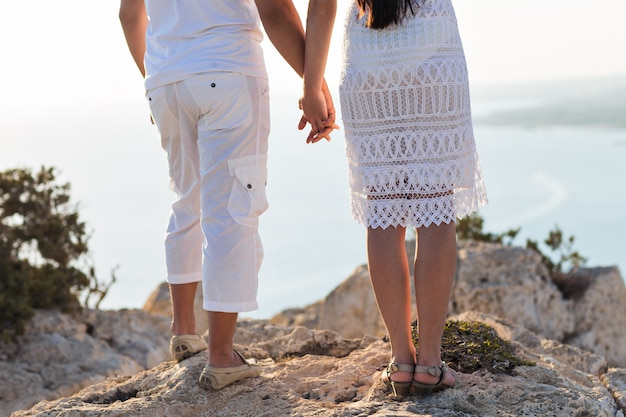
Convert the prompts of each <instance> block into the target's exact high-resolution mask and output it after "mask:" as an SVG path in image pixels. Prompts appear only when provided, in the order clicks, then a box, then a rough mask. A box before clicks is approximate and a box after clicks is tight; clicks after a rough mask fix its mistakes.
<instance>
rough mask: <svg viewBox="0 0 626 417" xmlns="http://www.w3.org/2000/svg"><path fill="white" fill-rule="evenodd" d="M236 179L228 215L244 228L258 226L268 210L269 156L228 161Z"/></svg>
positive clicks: (231, 172) (229, 202)
mask: <svg viewBox="0 0 626 417" xmlns="http://www.w3.org/2000/svg"><path fill="white" fill-rule="evenodd" d="M228 170H229V172H230V175H231V176H234V177H235V181H234V182H233V188H232V190H231V193H230V199H229V201H228V213H229V214H230V215H231V216H232V217H233V219H235V221H237V223H239V224H242V225H244V226H250V227H255V226H257V225H258V221H259V216H260V215H261V214H263V212H265V210H267V208H268V207H269V204H268V203H267V196H266V194H265V184H266V183H267V155H254V156H246V157H244V158H238V159H231V160H229V161H228Z"/></svg>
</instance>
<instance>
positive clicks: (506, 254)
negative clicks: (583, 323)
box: [451, 242, 574, 340]
mask: <svg viewBox="0 0 626 417" xmlns="http://www.w3.org/2000/svg"><path fill="white" fill-rule="evenodd" d="M451 298H452V311H451V313H452V314H458V313H462V312H464V311H470V310H471V311H481V312H484V313H487V314H491V315H494V316H497V317H501V318H504V319H509V320H511V321H513V322H516V323H523V324H524V326H525V327H526V328H528V329H529V330H531V331H533V332H535V333H537V334H539V335H542V336H545V337H550V338H552V339H555V340H563V338H564V337H565V335H566V334H569V333H571V332H572V331H573V330H574V317H573V316H572V314H571V313H570V306H569V303H568V302H567V301H565V300H564V299H563V297H562V295H561V293H560V291H559V289H558V288H557V286H556V285H555V284H554V283H553V282H552V280H551V278H550V274H549V272H548V270H547V268H546V267H545V266H544V265H543V264H542V263H541V257H540V256H539V254H537V253H535V252H533V251H530V250H526V249H522V248H518V247H511V246H502V245H499V244H488V243H478V242H471V243H467V242H460V244H459V265H458V271H457V280H456V282H455V284H454V288H453V290H452V297H451Z"/></svg>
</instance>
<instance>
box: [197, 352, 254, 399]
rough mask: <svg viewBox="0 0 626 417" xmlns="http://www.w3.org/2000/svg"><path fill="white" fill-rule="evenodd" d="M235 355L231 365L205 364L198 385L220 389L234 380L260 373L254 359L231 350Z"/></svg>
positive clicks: (206, 388)
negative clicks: (235, 357) (233, 362)
mask: <svg viewBox="0 0 626 417" xmlns="http://www.w3.org/2000/svg"><path fill="white" fill-rule="evenodd" d="M233 352H234V355H233V356H237V358H238V359H237V361H236V362H237V364H236V365H233V366H225V367H222V366H220V367H218V366H212V365H206V366H205V367H204V369H203V370H202V374H201V375H200V378H199V380H198V383H199V384H200V387H202V388H203V389H205V390H211V389H214V390H218V389H222V388H224V387H226V386H228V385H230V384H232V383H234V382H237V381H241V380H242V379H245V378H253V377H257V376H259V375H261V365H260V364H259V361H257V360H256V359H245V358H244V357H243V356H242V355H241V353H239V352H237V351H236V350H235V351H233Z"/></svg>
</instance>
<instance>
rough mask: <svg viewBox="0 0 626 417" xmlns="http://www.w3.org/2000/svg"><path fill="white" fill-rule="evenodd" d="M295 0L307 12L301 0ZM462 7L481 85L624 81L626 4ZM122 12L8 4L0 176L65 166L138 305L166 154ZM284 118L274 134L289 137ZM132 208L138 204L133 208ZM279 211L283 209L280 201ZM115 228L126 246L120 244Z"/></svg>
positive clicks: (281, 86)
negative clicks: (619, 77) (5, 172)
mask: <svg viewBox="0 0 626 417" xmlns="http://www.w3.org/2000/svg"><path fill="white" fill-rule="evenodd" d="M295 3H296V5H297V7H298V8H299V10H300V11H301V12H304V10H306V6H307V2H306V1H305V0H295ZM453 3H454V5H455V7H456V11H457V17H458V21H459V26H460V29H461V36H462V38H463V41H464V46H465V52H466V55H467V58H468V64H469V69H470V80H471V82H472V84H473V85H481V84H483V85H484V84H502V83H517V82H535V81H549V80H558V79H577V78H587V77H598V76H607V75H608V76H614V75H622V76H626V52H625V51H626V30H624V29H623V18H624V16H626V1H624V0H595V1H594V2H589V1H588V0H587V1H584V2H583V1H582V0H526V1H511V0H472V1H469V0H453ZM348 4H349V0H339V7H338V16H337V20H336V33H335V36H334V39H333V44H332V50H331V53H330V57H329V61H328V68H327V74H326V75H327V80H328V81H329V84H330V87H331V90H334V91H335V102H336V103H337V102H338V101H339V100H338V97H336V87H337V80H338V75H339V64H340V57H341V50H340V45H341V32H342V26H343V18H344V16H345V13H346V9H347V7H348ZM118 7H119V3H118V1H116V0H111V1H85V0H64V1H55V0H30V1H24V0H21V1H20V0H18V1H5V2H3V3H2V4H1V5H0V39H2V65H0V79H1V80H2V100H0V132H2V133H1V135H0V170H4V169H8V168H14V167H16V166H24V165H26V166H27V167H33V168H34V167H37V166H39V165H40V164H42V163H43V164H46V165H52V166H56V167H59V168H60V169H61V173H62V174H63V175H62V176H61V178H60V181H63V182H65V181H69V182H71V184H72V191H73V193H72V197H73V198H74V199H75V200H74V201H76V200H78V201H80V203H81V207H82V208H81V211H80V213H81V215H82V216H83V220H86V221H87V223H88V225H89V227H92V228H94V229H95V233H94V236H93V239H92V240H91V241H90V249H91V250H92V251H94V248H95V256H96V257H97V259H96V266H97V267H98V271H99V276H100V277H101V279H105V280H106V278H107V274H108V271H109V270H110V269H112V268H113V267H114V266H115V265H121V269H120V271H119V278H120V282H122V283H121V284H118V285H116V286H114V287H113V289H112V291H113V295H112V296H111V297H110V299H115V300H117V302H119V303H121V304H123V305H124V306H133V307H136V306H137V303H140V302H143V300H145V298H146V297H147V295H148V293H149V291H150V290H151V289H152V284H145V283H143V282H137V277H145V279H148V280H149V279H153V281H152V282H157V280H159V279H162V277H163V272H162V264H163V260H162V259H160V258H157V254H158V256H162V254H161V252H162V243H161V242H162V231H161V226H162V225H163V222H164V220H163V219H165V218H166V215H167V212H168V205H169V203H170V201H171V198H172V195H171V193H170V192H169V191H167V190H165V187H164V184H166V181H167V175H166V173H167V168H166V166H165V158H164V156H163V152H162V150H161V149H160V147H159V146H158V144H157V143H158V142H157V139H156V133H155V129H154V127H153V126H151V125H150V124H149V122H148V114H149V113H148V108H147V105H146V103H145V102H144V98H143V95H144V94H143V84H142V81H141V79H140V75H139V72H138V71H137V69H136V68H135V66H134V63H133V61H132V59H131V57H130V54H129V53H128V50H127V47H126V44H125V41H124V38H123V36H122V31H121V28H120V24H119V21H118V17H117V13H118ZM265 51H266V52H265V53H266V60H267V64H268V71H269V75H270V86H271V97H272V98H274V99H275V98H276V97H277V96H282V97H281V98H280V99H281V100H282V99H285V100H293V109H294V116H291V115H289V117H293V118H294V120H293V123H294V124H295V120H296V117H297V113H296V112H295V109H296V103H297V98H298V92H299V90H300V88H301V87H300V80H299V79H298V77H297V76H296V75H295V74H294V73H293V71H292V70H291V69H290V68H289V67H288V65H287V64H286V63H284V62H283V61H282V58H280V57H279V55H278V54H277V53H276V52H275V50H274V49H273V47H272V46H271V44H270V43H269V42H265ZM283 108H284V107H283ZM286 112H287V111H285V113H286ZM282 116H284V115H280V114H279V115H278V119H277V120H276V122H277V123H276V124H274V125H273V132H278V131H280V127H281V126H280V124H281V123H283V119H284V117H282ZM273 123H274V121H273ZM284 123H291V122H290V121H289V120H285V121H284ZM283 131H285V132H291V131H293V132H294V133H293V134H291V133H285V134H284V135H285V136H287V137H286V138H279V139H281V140H282V139H290V140H299V141H300V140H302V141H303V136H300V137H299V136H298V135H297V133H296V132H295V129H293V128H289V129H286V130H285V129H283ZM289 135H292V137H291V138H290V137H288V136H289ZM279 143H280V142H279ZM298 143H300V142H298ZM283 146H285V145H284V144H283ZM275 149H276V150H275V151H274V152H276V151H277V150H278V149H280V148H275ZM313 149H314V150H312V149H310V148H307V152H316V153H319V154H320V155H321V154H324V152H327V153H329V154H331V153H332V154H333V155H336V157H337V158H339V159H340V161H338V162H336V163H337V166H340V165H341V164H343V159H342V158H343V156H342V155H343V154H342V148H341V142H340V141H336V140H335V141H333V142H331V143H330V144H329V145H328V146H323V147H316V148H313ZM290 152H293V154H294V155H296V151H295V150H291V151H290ZM298 152H300V150H298ZM311 158H313V157H311ZM317 158H330V156H329V155H325V154H324V156H323V157H322V156H319V155H318V156H317ZM322 160H328V159H322ZM341 166H342V165H341ZM341 172H342V173H343V171H341ZM275 189H276V187H275ZM341 193H342V195H343V193H344V190H343V188H342V189H341ZM346 204H347V203H346ZM146 206H149V207H146ZM129 209H130V210H134V211H138V212H137V213H133V214H132V215H130V216H129V215H128V213H127V210H129ZM274 210H275V211H276V210H278V211H276V213H279V212H280V207H275V208H274ZM346 210H347V209H346ZM268 216H269V215H268ZM138 217H140V219H138ZM268 218H269V217H268ZM116 219H122V220H124V219H125V220H126V223H124V222H123V221H119V222H118V221H116ZM133 219H137V220H133ZM140 220H141V221H140ZM128 222H131V223H133V224H132V225H131V226H129V224H128ZM350 224H352V223H350ZM354 227H356V224H355V226H354ZM129 228H130V229H132V230H129ZM359 230H360V229H359ZM120 236H123V239H124V242H118V240H119V239H120ZM268 241H269V239H268ZM152 254H154V255H152ZM151 256H154V259H152V258H151ZM145 257H148V258H150V259H149V260H146V259H144V258H145ZM136 258H140V261H137V259H136ZM361 261H362V258H361V257H360V255H359V257H358V262H361ZM356 262H357V261H355V264H356ZM267 265H268V266H269V265H270V261H268V263H267ZM352 266H353V265H352V264H351V265H350V267H352ZM277 268H278V267H277ZM339 276H341V275H339ZM116 291H117V293H116ZM300 292H303V291H300ZM107 299H109V298H107ZM117 306H118V307H119V306H120V305H117Z"/></svg>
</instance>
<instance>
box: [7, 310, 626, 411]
mask: <svg viewBox="0 0 626 417" xmlns="http://www.w3.org/2000/svg"><path fill="white" fill-rule="evenodd" d="M464 318H465V319H473V320H481V321H483V322H486V323H487V324H489V323H495V324H496V325H497V331H498V333H499V334H504V335H509V336H510V337H511V343H512V344H514V345H515V346H516V349H519V351H520V352H521V353H523V354H524V355H527V356H529V357H530V356H532V357H535V358H537V366H522V367H517V368H515V373H514V375H505V374H496V375H494V374H490V373H486V372H484V371H478V372H475V373H472V374H461V375H460V386H459V387H457V388H455V389H450V390H445V391H442V392H440V393H437V394H433V395H431V396H426V397H417V396H410V397H407V398H406V400H404V401H397V400H394V399H393V398H392V397H390V396H389V395H388V394H387V393H385V392H384V389H383V386H382V384H381V383H380V381H379V375H380V372H379V370H380V369H381V367H382V366H383V365H384V364H385V363H386V362H387V360H388V355H389V345H388V344H387V343H386V342H384V341H382V340H380V339H378V340H371V339H370V340H369V341H367V342H366V343H363V341H362V340H361V341H359V340H356V339H354V340H346V339H344V338H343V337H342V336H340V335H338V334H335V335H330V334H329V333H328V332H327V331H326V332H324V331H319V330H308V331H307V330H306V329H303V328H295V329H292V331H291V332H287V331H286V330H285V331H280V330H278V328H277V327H276V326H274V325H272V324H270V323H268V322H256V323H255V322H252V321H249V322H246V323H242V326H241V327H242V329H247V331H242V333H243V334H248V335H250V336H252V337H254V338H256V340H257V341H256V342H254V343H251V345H249V346H248V348H249V350H250V351H265V349H266V348H267V347H270V346H271V347H272V348H273V346H289V349H287V350H280V351H277V352H275V353H274V354H272V355H270V354H269V352H267V351H265V352H266V355H265V357H263V358H261V363H262V366H263V374H262V375H261V377H259V378H254V379H248V380H244V381H241V382H239V383H236V384H233V385H231V386H228V387H226V388H224V389H222V390H220V391H210V392H206V391H202V390H201V389H200V388H199V386H198V384H197V379H198V376H199V374H200V372H201V370H202V367H203V366H204V361H205V358H204V355H196V356H194V357H192V358H190V359H188V360H185V361H183V362H181V363H180V364H176V363H175V362H164V363H162V364H160V365H158V366H156V367H154V368H152V369H150V370H147V371H143V372H141V373H139V374H137V375H134V376H132V377H129V376H125V377H113V378H109V379H108V380H106V381H103V382H100V383H97V384H95V385H92V386H90V387H87V388H85V389H83V390H82V391H80V392H78V393H76V394H75V395H72V396H71V397H68V398H64V399H59V400H56V401H52V402H46V401H43V402H41V403H39V404H37V405H35V406H34V407H33V408H31V409H30V410H25V411H17V412H15V413H13V415H12V416H13V417H34V416H37V417H44V416H68V417H69V416H98V417H107V416H120V415H128V416H131V415H132V416H134V417H144V416H145V417H148V416H150V417H161V416H188V417H205V416H207V417H208V416H217V415H219V416H222V417H231V416H232V417H235V416H237V417H246V416H272V417H275V416H278V417H281V416H302V417H307V416H381V417H382V416H424V417H426V416H431V415H434V416H443V417H453V416H454V417H465V416H483V417H491V416H494V417H495V416H522V415H527V416H563V417H565V416H573V415H578V416H583V415H588V416H611V417H624V414H623V411H624V410H623V405H619V403H618V402H617V401H616V399H618V401H619V399H623V398H624V394H625V391H624V389H625V387H624V383H623V381H624V379H623V377H624V372H626V370H624V369H612V370H611V371H609V372H608V373H607V374H604V375H601V376H600V375H597V374H596V372H602V367H601V366H598V365H597V364H596V362H597V361H598V360H601V359H598V357H597V355H593V354H591V353H588V352H583V351H581V350H580V349H576V348H562V347H561V346H560V345H559V344H558V343H556V342H554V341H548V340H546V339H544V338H542V337H541V336H539V335H536V334H534V333H532V332H530V331H529V330H527V329H524V328H522V327H521V326H516V325H513V324H510V323H509V322H507V321H505V320H502V319H499V318H495V317H491V316H488V315H485V314H484V313H466V315H465V317H464ZM254 329H257V330H258V329H265V331H267V333H265V334H266V335H267V336H269V337H271V336H272V335H275V336H276V338H274V339H272V340H260V339H261V338H260V337H259V336H258V335H257V336H253V333H254ZM283 333H285V334H283ZM278 339H283V340H282V341H279V340H278ZM289 340H291V341H289ZM321 340H323V341H324V342H323V343H321V344H320V341H321ZM526 341H528V342H530V345H529V346H527V345H524V344H523V343H525V342H526ZM316 345H320V346H321V345H324V346H326V348H325V349H324V351H323V354H311V353H309V350H310V346H316ZM348 345H349V346H348ZM341 346H343V347H341ZM294 348H295V349H296V350H298V349H299V352H295V351H294ZM286 352H291V354H290V355H287V356H285V353H286ZM335 355H337V356H335ZM272 356H274V357H276V358H279V357H282V359H278V360H274V359H272ZM581 356H583V357H588V358H587V359H584V360H581V359H580V357H581ZM590 372H593V373H590ZM620 407H621V408H620Z"/></svg>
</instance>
